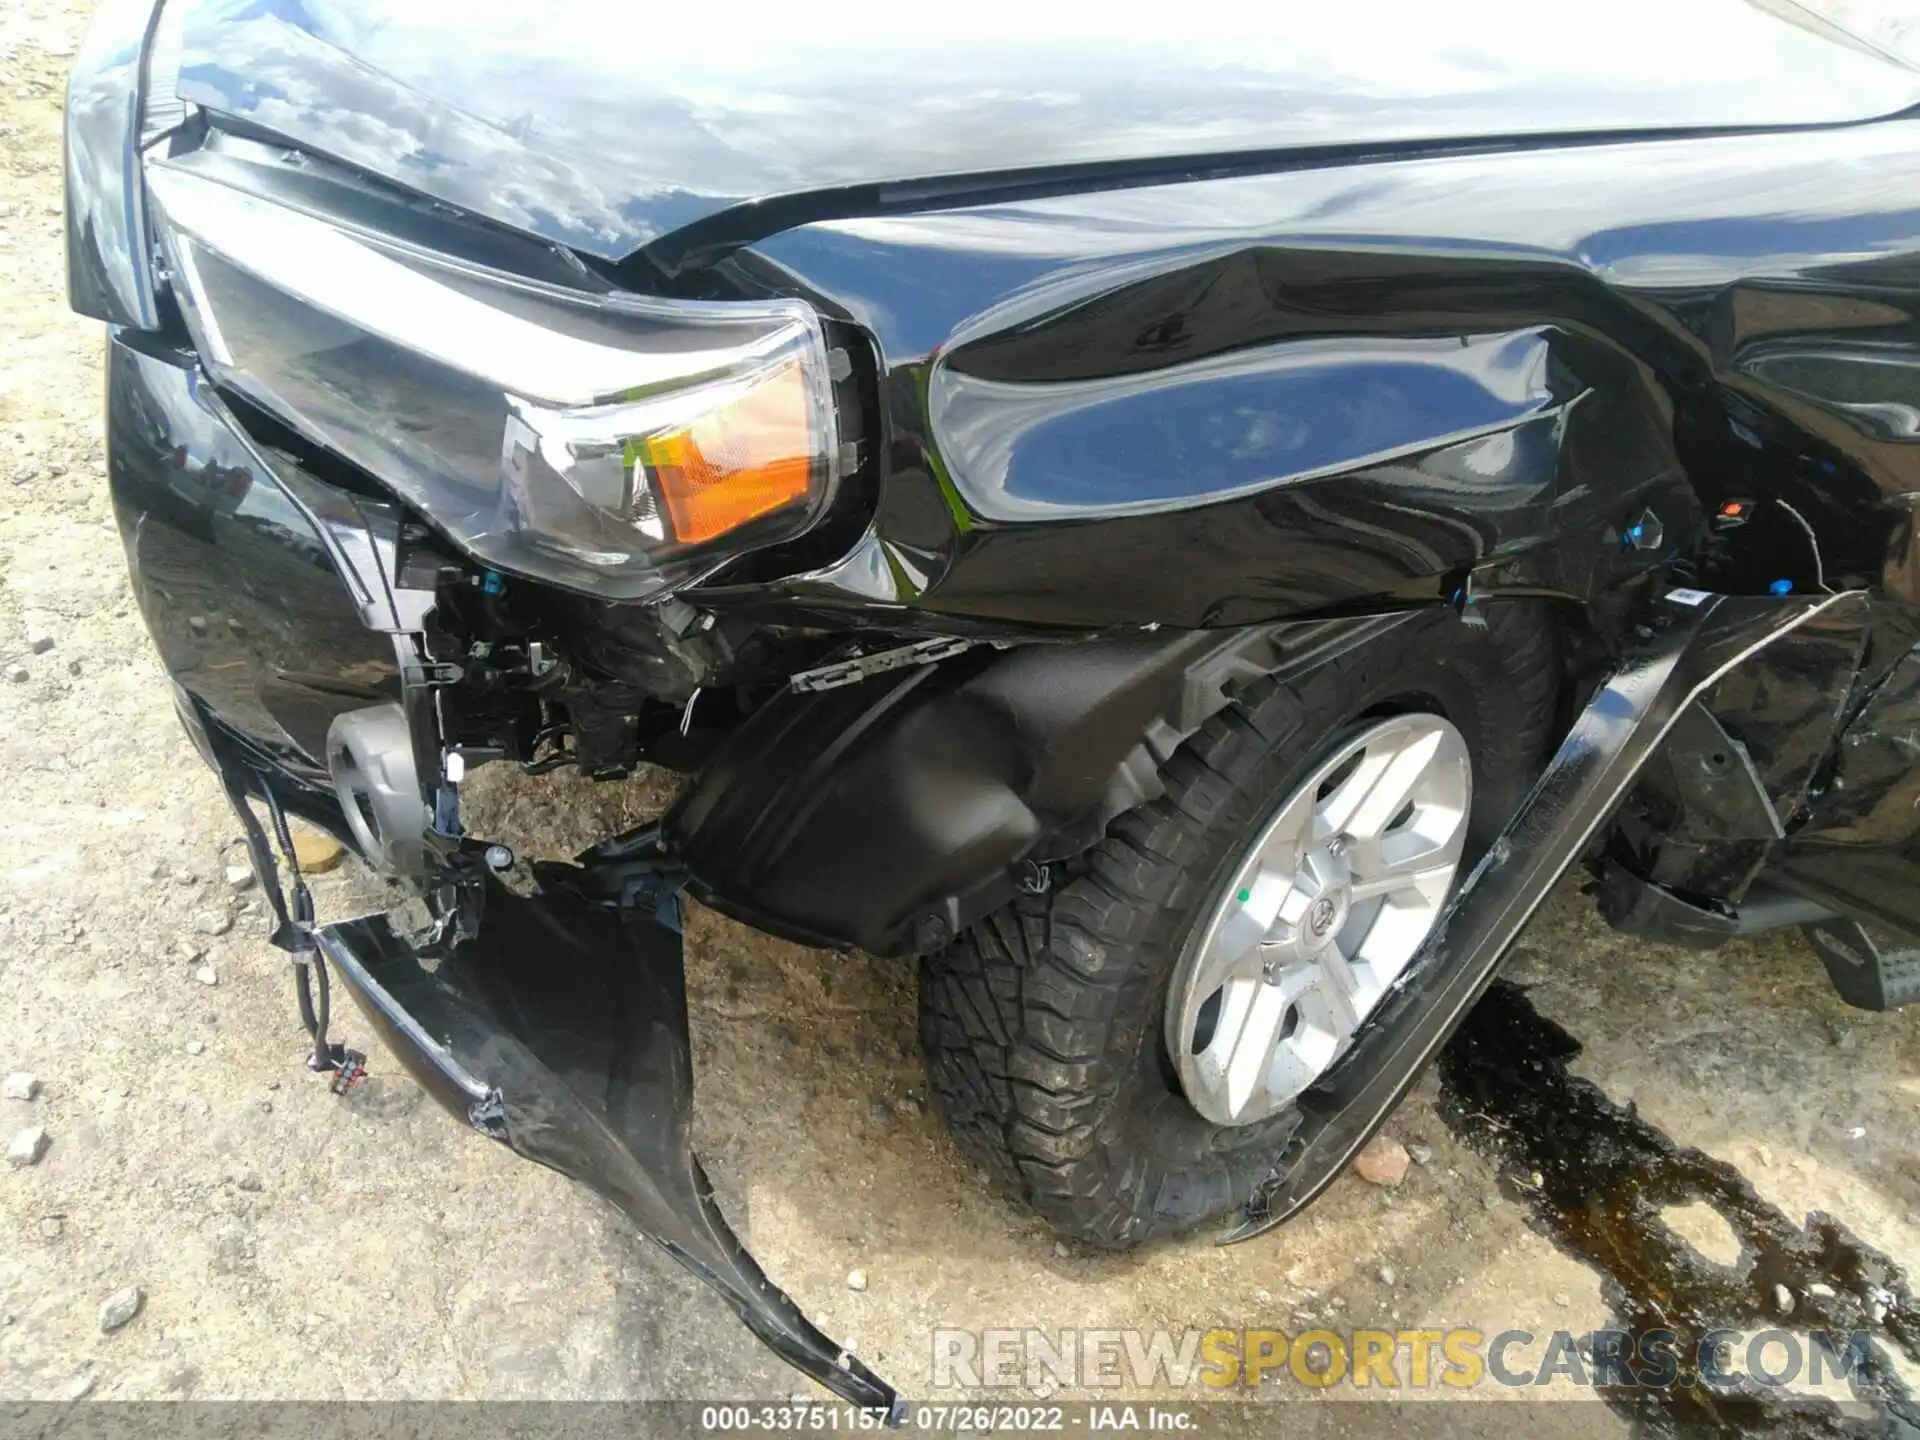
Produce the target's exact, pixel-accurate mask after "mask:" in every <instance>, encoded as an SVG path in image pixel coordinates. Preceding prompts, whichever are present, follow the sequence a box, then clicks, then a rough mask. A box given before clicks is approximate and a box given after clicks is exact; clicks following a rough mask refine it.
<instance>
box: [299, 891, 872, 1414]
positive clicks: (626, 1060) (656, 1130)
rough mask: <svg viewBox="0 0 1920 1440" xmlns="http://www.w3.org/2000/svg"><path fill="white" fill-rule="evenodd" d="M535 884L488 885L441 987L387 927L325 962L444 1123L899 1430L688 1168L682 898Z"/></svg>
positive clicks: (337, 945)
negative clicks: (552, 1179) (585, 1206)
mask: <svg viewBox="0 0 1920 1440" xmlns="http://www.w3.org/2000/svg"><path fill="white" fill-rule="evenodd" d="M538 874H539V881H540V889H539V892H538V893H537V894H536V895H535V896H534V897H532V898H528V897H524V896H521V895H518V894H516V893H515V892H514V891H512V890H510V889H508V888H507V887H506V886H504V885H502V884H501V883H500V882H498V881H497V880H489V881H488V882H486V892H485V898H484V901H483V905H484V925H485V933H484V935H483V936H482V937H480V938H478V939H474V940H470V941H467V942H465V943H461V944H455V945H451V946H449V947H447V949H446V953H445V954H444V955H440V954H437V953H436V959H437V960H438V963H437V964H436V965H435V967H434V968H433V969H432V970H431V971H429V970H427V969H425V968H423V967H422V966H421V964H420V963H419V956H420V952H419V950H417V949H416V947H415V946H414V945H413V944H412V943H411V942H410V941H409V940H408V939H406V938H405V937H403V936H402V935H400V934H399V933H397V932H396V931H395V929H394V927H393V925H392V924H391V923H390V922H389V920H388V919H387V918H386V917H385V916H381V915H373V916H368V917H365V918H362V919H358V920H350V921H344V922H342V923H340V924H337V925H327V926H323V927H321V929H320V931H319V932H318V939H319V944H320V949H321V951H322V953H324V954H325V955H326V956H327V958H328V959H329V960H331V961H332V962H333V964H334V965H336V966H337V967H338V968H339V970H340V973H341V975H342V977H343V978H344V979H345V980H346V981H347V983H348V985H349V986H351V987H352V990H353V992H354V996H355V998H356V999H357V1000H358V1001H359V1002H360V1005H361V1008H362V1009H363V1010H364V1011H365V1013H366V1014H367V1016H368V1018H369V1019H370V1020H371V1021H372V1023H373V1024H374V1026H375V1027H376V1028H377V1029H378V1030H379V1032H380V1035H381V1038H382V1039H383V1040H384V1041H385V1042H386V1043H387V1046H388V1048H389V1049H391V1050H392V1052H393V1053H394V1054H395V1055H396V1056H398V1057H399V1058H400V1060H401V1061H402V1063H403V1064H405V1065H406V1067H407V1069H408V1071H409V1072H411V1073H412V1074H413V1076H414V1078H416V1079H417V1080H419V1082H420V1083H421V1085H422V1086H423V1087H424V1088H425V1089H426V1090H427V1092H428V1093H429V1094H431V1095H432V1096H433V1097H434V1098H435V1099H436V1100H438V1101H439V1102H440V1103H441V1104H443V1105H445V1106H446V1107H447V1109H448V1110H450V1111H451V1112H452V1113H453V1114H455V1115H456V1116H458V1117H460V1118H461V1119H462V1120H464V1121H465V1122H466V1123H467V1124H468V1125H470V1126H472V1127H473V1128H474V1129H475V1130H477V1131H478V1132H479V1133H481V1134H483V1135H485V1136H487V1137H488V1138H489V1139H492V1140H498V1141H500V1142H501V1143H502V1144H504V1145H507V1146H508V1147H510V1148H511V1149H513V1150H514V1151H515V1152H517V1153H518V1154H521V1155H523V1156H525V1157H526V1158H527V1159H529V1160H532V1161H534V1162H536V1163H537V1164H541V1165H546V1166H549V1167H550V1168H552V1169H554V1170H558V1171H559V1172H560V1173H561V1174H563V1175H566V1176H568V1177H570V1178H571V1179H574V1180H578V1181H579V1182H580V1183H582V1184H583V1185H585V1186H587V1187H588V1188H589V1189H591V1190H593V1191H594V1192H595V1193H596V1194H599V1195H601V1196H603V1197H604V1198H606V1199H607V1200H608V1201H610V1202H611V1203H612V1204H613V1205H614V1206H615V1207H616V1208H618V1209H619V1210H620V1211H621V1213H622V1214H624V1215H626V1216H627V1217H628V1218H629V1219H631V1220H632V1221H633V1222H634V1223H635V1224H636V1225H637V1226H639V1227H640V1229H641V1231H642V1232H644V1233H645V1234H647V1235H649V1236H651V1237H652V1238H653V1239H654V1240H655V1241H657V1242H658V1243H659V1244H660V1245H661V1246H662V1247H663V1248H665V1249H666V1250H667V1252H668V1253H669V1254H671V1255H672V1256H673V1257H674V1258H675V1259H676V1260H678V1261H680V1263H681V1264H683V1265H685V1266H686V1267H687V1268H688V1269H689V1270H691V1271H693V1272H694V1273H695V1274H696V1275H698V1276H700V1278H701V1279H703V1280H705V1281H706V1282H707V1283H708V1284H710V1285H712V1286H714V1288H715V1289H717V1290H719V1291H720V1292H721V1294H723V1295H724V1296H725V1297H726V1299H727V1302H728V1303H729V1304H730V1305H732V1306H733V1308H734V1309H735V1310H736V1311H737V1312H738V1313H739V1315H740V1318H741V1319H742V1320H744V1321H745V1322H746V1323H747V1325H748V1326H750V1327H751V1328H752V1330H753V1331H754V1333H755V1334H756V1335H758V1336H759V1337H760V1338H761V1339H762V1340H763V1341H765V1342H766V1343H767V1344H768V1345H769V1346H770V1347H772V1348H773V1350H774V1351H775V1352H776V1353H778V1354H779V1355H780V1356H782V1357H783V1358H784V1359H786V1360H787V1361H788V1362H789V1363H791V1364H793V1365H796V1366H798V1367H799V1368H800V1369H801V1370H803V1371H805V1372H806V1373H808V1374H810V1375H813V1376H814V1377H816V1378H817V1379H819V1380H821V1381H822V1383H824V1384H827V1385H829V1386H831V1387H832V1389H833V1390H834V1391H835V1393H836V1394H839V1395H841V1396H843V1397H845V1398H846V1399H848V1400H850V1401H852V1402H853V1403H855V1404H856V1405H861V1406H864V1407H867V1408H868V1409H870V1410H872V1411H874V1412H876V1413H874V1414H873V1415H872V1416H870V1417H869V1419H870V1420H874V1421H879V1420H889V1419H893V1418H894V1409H895V1406H896V1404H897V1397H896V1395H895V1394H894V1391H893V1390H892V1388H891V1387H890V1386H888V1385H886V1384H885V1383H884V1382H882V1381H881V1380H879V1379H878V1378H877V1377H876V1376H875V1375H874V1374H873V1372H872V1371H870V1370H868V1369H867V1367H866V1366H865V1365H863V1364H861V1363H860V1361H859V1360H857V1359H855V1358H854V1357H853V1356H852V1355H850V1354H849V1353H847V1351H846V1350H845V1349H844V1347H842V1346H841V1345H839V1344H837V1343H836V1342H834V1341H833V1340H830V1339H829V1338H828V1337H827V1336H826V1335H824V1334H822V1333H821V1332H820V1331H819V1330H818V1329H816V1328H815V1327H814V1326H813V1325H812V1324H811V1323H809V1322H808V1320H807V1318H806V1317H805V1316H804V1315H802V1314H801V1313H800V1311H799V1310H798V1309H797V1308H796V1307H795V1306H794V1304H793V1302H792V1301H791V1300H789V1299H788V1298H787V1297H786V1295H784V1294H783V1293H781V1291H780V1290H779V1288H778V1287H777V1286H775V1285H774V1284H773V1282H772V1281H770V1280H768V1279H767V1277H766V1275H765V1274H764V1273H763V1272H762V1271H761V1269H760V1267H759V1266H758V1265H757V1264H755V1263H754V1260H753V1257H752V1256H751V1255H749V1254H747V1252H746V1251H745V1250H744V1249H743V1248H742V1247H741V1244H740V1241H739V1239H738V1237H737V1236H735V1234H734V1232H733V1229H732V1227H731V1226H729V1225H728V1224H727V1221H726V1217H725V1216H723V1215H722V1214H721V1213H720V1207H719V1206H717V1205H716V1204H714V1201H713V1187H712V1185H710V1184H709V1183H708V1182H707V1177H706V1175H705V1173H704V1172H703V1171H702V1170H701V1168H700V1162H699V1161H698V1160H696V1159H695V1158H694V1156H693V1151H692V1149H691V1141H690V1132H691V1130H692V1126H693V1055H692V1047H691V1044H690V1043H689V1041H688V1038H687V994H686V975H685V971H684V968H683V966H682V963H681V953H680V952H681V947H680V911H679V900H678V897H677V896H675V895H673V894H667V895H665V896H664V897H662V898H660V899H658V900H657V901H656V902H655V903H654V904H652V905H651V906H645V907H642V906H636V905H625V906H621V905H615V904H609V903H602V902H603V900H604V898H605V897H603V896H601V895H599V894H597V893H596V892H595V887H594V884H593V879H594V877H593V875H592V874H591V872H587V871H582V870H579V869H576V868H575V867H573V866H567V865H543V866H540V867H538Z"/></svg>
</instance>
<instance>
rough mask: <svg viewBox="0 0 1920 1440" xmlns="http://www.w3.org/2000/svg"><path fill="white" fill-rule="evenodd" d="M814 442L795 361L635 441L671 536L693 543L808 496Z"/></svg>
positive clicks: (802, 380) (807, 403) (805, 391)
mask: <svg viewBox="0 0 1920 1440" xmlns="http://www.w3.org/2000/svg"><path fill="white" fill-rule="evenodd" d="M817 443H818V442H817V439H816V437H815V436H814V434H813V422H812V406H811V398H810V396H809V393H808V389H807V381H806V376H805V375H804V374H803V373H802V372H801V368H800V366H799V364H798V363H795V364H791V365H783V366H781V367H780V368H779V369H778V370H775V371H773V372H772V373H771V374H770V375H768V376H767V377H766V378H765V379H764V380H761V381H760V382H759V383H758V384H756V385H755V386H754V387H753V388H752V389H750V390H748V391H747V392H746V393H745V394H744V395H741V396H740V397H738V398H737V399H735V400H733V401H731V402H729V403H728V404H726V405H723V406H721V407H720V408H719V409H717V410H712V411H709V412H708V413H707V414H705V415H702V416H701V417H700V418H699V419H698V420H695V421H693V422H692V423H691V424H689V425H687V426H685V427H684V428H682V429H677V430H668V431H665V432H663V433H661V434H658V435H652V436H649V437H648V438H647V439H645V440H643V441H641V442H640V458H641V460H642V461H643V462H644V463H645V464H646V467H647V469H648V471H649V472H650V473H651V474H652V476H653V479H654V483H655V484H656V485H657V486H658V487H659V491H660V496H661V498H662V499H663V500H665V502H666V506H667V515H668V517H669V518H670V519H671V520H672V522H673V538H674V539H675V540H677V541H679V542H680V543H681V544H682V545H697V544H699V543H701V542H702V541H705V540H711V539H713V538H714V537H715V536H716V535H724V534H726V533H727V531H729V530H737V529H738V528H739V527H740V526H742V525H744V524H746V523H747V522H748V521H749V520H754V519H757V518H759V517H760V516H762V515H765V514H767V513H768V512H769V511H772V510H778V509H780V508H781V507H782V506H784V505H790V504H793V503H794V502H796V501H803V500H805V499H806V498H807V493H808V490H809V488H810V486H811V484H812V476H813V466H814V455H815V453H816V449H817Z"/></svg>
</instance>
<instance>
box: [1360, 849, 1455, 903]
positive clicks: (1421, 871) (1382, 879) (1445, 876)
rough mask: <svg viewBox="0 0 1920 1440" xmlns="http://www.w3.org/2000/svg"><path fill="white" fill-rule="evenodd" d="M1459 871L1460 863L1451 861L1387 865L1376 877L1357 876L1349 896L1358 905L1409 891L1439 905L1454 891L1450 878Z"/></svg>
mask: <svg viewBox="0 0 1920 1440" xmlns="http://www.w3.org/2000/svg"><path fill="white" fill-rule="evenodd" d="M1423 858H1424V857H1423ZM1459 868H1460V866H1459V863H1458V862H1457V861H1453V860H1449V861H1447V863H1446V864H1444V865H1425V866H1422V865H1393V866H1388V867H1387V868H1386V869H1384V870H1382V871H1381V872H1380V873H1379V874H1377V875H1369V876H1367V877H1365V878H1364V879H1363V878H1361V877H1360V876H1357V875H1356V876H1355V877H1354V881H1353V889H1352V890H1351V891H1350V892H1349V893H1350V894H1351V895H1352V896H1353V898H1354V900H1355V901H1356V902H1357V901H1361V900H1371V899H1373V897H1374V896H1376V895H1397V894H1399V893H1400V892H1402V891H1409V890H1410V891H1413V892H1414V893H1416V894H1418V895H1419V896H1420V898H1421V899H1422V900H1427V901H1431V902H1432V903H1433V904H1435V905H1438V904H1441V903H1442V902H1444V901H1445V900H1446V898H1447V891H1449V890H1450V889H1452V888H1453V875H1454V872H1455V871H1456V870H1458V869H1459Z"/></svg>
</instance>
